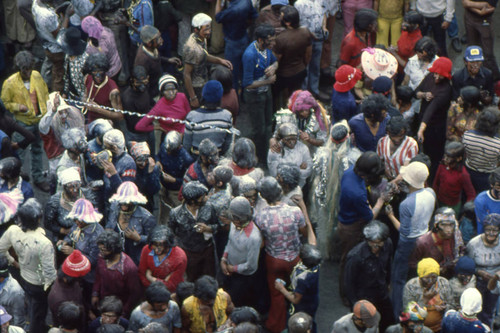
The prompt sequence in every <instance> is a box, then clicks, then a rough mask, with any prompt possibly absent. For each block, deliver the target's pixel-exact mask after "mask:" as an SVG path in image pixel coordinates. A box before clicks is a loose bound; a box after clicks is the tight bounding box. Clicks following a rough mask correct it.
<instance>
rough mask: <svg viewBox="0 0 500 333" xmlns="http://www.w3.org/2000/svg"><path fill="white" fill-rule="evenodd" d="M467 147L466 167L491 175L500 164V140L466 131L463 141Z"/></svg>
mask: <svg viewBox="0 0 500 333" xmlns="http://www.w3.org/2000/svg"><path fill="white" fill-rule="evenodd" d="M462 142H463V144H464V145H465V154H466V160H465V165H466V166H467V167H468V168H470V169H472V170H474V171H477V172H484V173H491V172H492V171H493V170H494V169H495V168H496V167H497V166H498V164H499V162H500V138H499V137H498V136H495V137H490V136H487V135H482V134H480V133H479V132H478V131H475V130H472V131H466V132H465V134H464V137H463V139H462Z"/></svg>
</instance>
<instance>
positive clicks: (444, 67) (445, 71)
mask: <svg viewBox="0 0 500 333" xmlns="http://www.w3.org/2000/svg"><path fill="white" fill-rule="evenodd" d="M452 67H453V63H452V62H451V60H450V59H448V58H446V57H439V58H437V59H436V60H434V62H433V63H432V66H431V68H429V72H431V73H436V74H439V75H441V76H444V77H445V78H447V79H448V80H451V68H452Z"/></svg>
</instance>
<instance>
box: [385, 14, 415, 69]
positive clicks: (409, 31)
mask: <svg viewBox="0 0 500 333" xmlns="http://www.w3.org/2000/svg"><path fill="white" fill-rule="evenodd" d="M423 24H424V17H423V16H422V14H420V13H418V12H417V11H414V10H410V11H409V12H407V13H406V14H405V16H404V19H403V23H402V24H401V36H400V37H399V39H398V46H397V47H389V52H391V53H392V55H393V56H395V57H396V59H397V60H398V64H399V69H400V72H401V73H403V71H404V68H405V66H406V63H407V62H408V59H410V58H411V57H413V56H414V55H415V44H416V43H417V41H418V40H420V39H421V38H422V32H421V30H420V27H421V26H422V25H423Z"/></svg>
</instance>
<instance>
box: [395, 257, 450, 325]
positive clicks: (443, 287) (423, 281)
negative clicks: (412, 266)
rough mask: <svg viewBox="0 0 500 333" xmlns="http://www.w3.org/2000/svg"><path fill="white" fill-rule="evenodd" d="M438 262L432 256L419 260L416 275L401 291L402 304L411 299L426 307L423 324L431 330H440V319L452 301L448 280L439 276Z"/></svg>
mask: <svg viewBox="0 0 500 333" xmlns="http://www.w3.org/2000/svg"><path fill="white" fill-rule="evenodd" d="M439 272H440V269H439V264H438V263H437V261H436V260H434V259H432V258H425V259H422V260H420V262H419V263H418V266H417V273H418V277H416V278H413V279H411V280H409V281H408V282H407V283H406V285H405V288H404V292H403V304H408V303H410V302H411V301H414V302H417V304H418V305H420V306H422V307H424V306H425V307H426V308H427V313H428V314H427V317H426V318H425V320H424V325H425V326H427V327H428V328H430V329H431V330H432V331H433V332H440V331H441V321H442V320H443V316H444V314H445V312H446V311H447V310H449V309H450V308H449V307H450V304H451V303H452V302H453V298H452V294H451V288H450V284H449V282H448V280H446V279H445V278H444V277H441V276H439Z"/></svg>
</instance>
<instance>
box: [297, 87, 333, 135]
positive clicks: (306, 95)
mask: <svg viewBox="0 0 500 333" xmlns="http://www.w3.org/2000/svg"><path fill="white" fill-rule="evenodd" d="M288 109H289V110H290V111H292V112H293V113H297V112H299V111H301V110H306V109H314V115H315V116H316V120H317V121H318V124H319V128H321V130H322V131H326V126H325V123H324V122H323V117H322V116H321V111H320V109H319V105H318V102H317V101H316V99H315V98H314V97H313V95H312V94H311V93H310V92H309V91H307V90H296V91H294V92H293V94H292V96H290V99H289V100H288Z"/></svg>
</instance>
